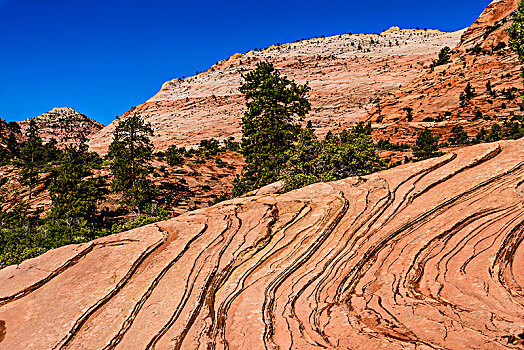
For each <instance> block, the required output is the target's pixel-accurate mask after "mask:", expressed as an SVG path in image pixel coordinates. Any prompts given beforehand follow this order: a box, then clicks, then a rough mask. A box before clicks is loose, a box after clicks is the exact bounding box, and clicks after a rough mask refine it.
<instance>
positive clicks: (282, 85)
mask: <svg viewBox="0 0 524 350" xmlns="http://www.w3.org/2000/svg"><path fill="white" fill-rule="evenodd" d="M309 90H310V89H309V87H308V85H307V84H305V85H297V84H296V83H295V82H294V81H292V80H289V79H287V78H286V77H283V76H281V75H280V73H279V72H278V70H276V69H275V68H274V67H273V64H271V63H269V62H261V63H259V64H258V65H257V68H256V69H255V70H254V71H253V72H250V73H248V74H247V75H246V76H245V77H244V82H243V84H242V86H241V87H240V92H241V93H242V94H244V96H245V98H246V100H247V103H246V105H247V111H246V112H245V114H244V116H243V117H242V154H243V155H244V157H245V161H246V165H245V167H244V169H243V172H242V177H241V178H239V179H237V180H236V181H235V183H234V184H235V190H234V193H235V194H237V195H238V194H241V193H244V192H247V191H249V190H252V189H254V188H259V187H261V186H264V185H266V184H269V183H272V182H274V181H276V180H277V179H278V177H279V175H280V172H281V170H282V167H283V166H284V164H285V163H286V162H287V160H288V157H289V153H288V151H289V150H290V149H292V148H293V143H294V141H296V139H297V135H298V134H299V132H300V126H299V124H298V119H300V118H303V117H304V116H305V115H306V114H307V113H308V112H309V111H310V110H311V105H310V104H309V102H308V100H307V98H306V95H307V93H308V92H309Z"/></svg>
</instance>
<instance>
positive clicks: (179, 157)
mask: <svg viewBox="0 0 524 350" xmlns="http://www.w3.org/2000/svg"><path fill="white" fill-rule="evenodd" d="M184 153H185V149H184V148H178V147H177V146H175V145H171V146H169V148H168V149H167V151H166V153H165V157H166V161H167V164H169V165H171V166H175V165H180V164H182V163H183V162H184V157H183V154H184Z"/></svg>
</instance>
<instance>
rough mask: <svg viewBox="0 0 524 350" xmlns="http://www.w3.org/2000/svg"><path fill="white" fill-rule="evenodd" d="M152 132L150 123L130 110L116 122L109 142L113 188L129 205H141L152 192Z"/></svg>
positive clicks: (131, 206)
mask: <svg viewBox="0 0 524 350" xmlns="http://www.w3.org/2000/svg"><path fill="white" fill-rule="evenodd" d="M151 136H153V129H152V127H151V124H150V123H146V122H145V121H144V120H143V119H142V116H141V115H140V114H137V113H135V114H133V115H131V116H129V117H128V118H127V119H124V120H122V121H120V122H119V123H118V125H117V126H116V128H115V131H114V133H113V141H112V143H111V145H110V146H109V153H108V158H109V159H110V160H111V172H112V174H113V181H112V182H111V188H112V190H113V191H114V192H118V193H122V194H123V199H124V202H125V203H126V205H127V206H128V207H129V208H137V209H140V208H142V207H143V206H144V205H145V204H146V203H148V202H149V201H150V200H151V199H152V198H153V196H154V195H155V193H156V188H155V186H154V184H153V183H152V182H151V180H149V179H148V177H147V176H148V174H149V173H150V170H151V159H152V158H153V144H152V143H151V140H150V139H149V138H150V137H151Z"/></svg>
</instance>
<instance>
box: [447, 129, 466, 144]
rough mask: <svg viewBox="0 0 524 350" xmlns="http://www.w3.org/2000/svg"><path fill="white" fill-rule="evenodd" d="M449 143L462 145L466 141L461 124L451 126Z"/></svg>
mask: <svg viewBox="0 0 524 350" xmlns="http://www.w3.org/2000/svg"><path fill="white" fill-rule="evenodd" d="M449 143H450V144H452V145H464V144H466V143H468V134H467V133H466V131H464V127H463V126H462V125H460V126H454V127H452V128H451V136H450V138H449Z"/></svg>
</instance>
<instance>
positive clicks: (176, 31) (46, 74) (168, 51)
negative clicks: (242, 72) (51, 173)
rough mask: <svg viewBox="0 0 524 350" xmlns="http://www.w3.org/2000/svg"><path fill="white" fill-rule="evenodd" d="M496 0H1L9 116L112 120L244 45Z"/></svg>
mask: <svg viewBox="0 0 524 350" xmlns="http://www.w3.org/2000/svg"><path fill="white" fill-rule="evenodd" d="M490 2H491V0H452V1H450V0H440V1H421V0H416V1H415V0H412V1H402V0H396V1H391V0H388V1H383V0H375V1H369V0H368V1H366V0H365V1H362V0H355V1H353V0H323V1H318V0H300V1H298V0H280V1H277V0H261V1H251V0H244V1H238V0H234V1H227V0H226V1H209V0H208V1H204V0H200V1H199V0H189V1H178V0H149V1H137V0H126V1H123V0H120V1H114V0H104V1H101V0H45V1H44V0H0V79H1V80H0V118H3V119H6V120H9V121H10V120H22V119H26V118H29V117H34V116H37V115H39V114H41V113H44V112H46V111H48V110H50V109H51V108H53V107H62V106H71V107H73V108H75V109H76V110H78V111H79V112H81V113H84V114H86V115H88V116H89V117H91V118H94V119H96V120H97V121H99V122H101V123H103V124H108V123H110V122H111V121H112V120H113V119H114V117H115V116H117V115H120V114H122V113H124V112H125V111H127V110H128V109H129V108H130V107H131V106H133V105H138V104H140V103H142V102H144V101H145V100H147V99H148V98H149V97H151V96H152V95H154V94H155V93H156V92H157V91H158V90H159V89H160V87H161V84H162V83H163V82H165V81H167V80H170V79H174V78H177V77H182V76H190V75H193V74H195V71H197V70H198V71H203V70H206V69H207V68H209V67H210V66H211V65H213V64H214V63H215V62H217V61H219V60H222V59H225V58H227V57H229V56H230V55H232V54H234V53H235V52H242V53H243V52H246V51H248V50H250V49H253V48H256V47H267V46H270V45H271V44H273V43H277V42H281V43H285V42H290V41H294V40H296V39H301V38H307V37H314V36H320V35H326V36H328V35H336V34H342V33H348V32H353V33H374V32H380V31H382V30H383V29H387V28H389V27H391V26H393V25H397V26H400V27H402V28H415V27H420V28H426V27H427V28H435V29H440V30H445V31H452V30H457V29H462V28H465V27H467V26H469V25H470V24H471V23H473V21H474V20H475V19H476V18H477V17H478V15H479V14H480V13H481V12H482V11H483V10H484V8H485V7H486V6H487V5H488V4H489V3H490Z"/></svg>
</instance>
